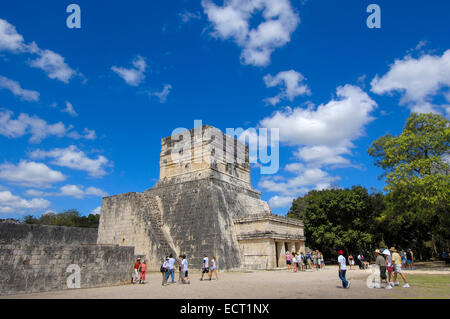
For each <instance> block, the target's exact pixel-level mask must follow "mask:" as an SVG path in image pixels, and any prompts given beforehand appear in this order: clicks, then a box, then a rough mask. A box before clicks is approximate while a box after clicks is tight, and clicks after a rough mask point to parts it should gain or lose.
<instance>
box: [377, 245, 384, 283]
mask: <svg viewBox="0 0 450 319" xmlns="http://www.w3.org/2000/svg"><path fill="white" fill-rule="evenodd" d="M375 257H376V259H375V264H376V265H377V266H378V267H379V269H380V283H377V284H375V287H376V288H382V287H381V285H382V283H383V281H384V282H386V259H385V258H384V257H383V255H382V254H381V251H380V250H379V249H376V250H375Z"/></svg>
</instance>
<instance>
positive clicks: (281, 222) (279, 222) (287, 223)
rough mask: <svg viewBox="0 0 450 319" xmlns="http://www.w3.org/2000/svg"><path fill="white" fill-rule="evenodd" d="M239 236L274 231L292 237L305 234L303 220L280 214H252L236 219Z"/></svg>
mask: <svg viewBox="0 0 450 319" xmlns="http://www.w3.org/2000/svg"><path fill="white" fill-rule="evenodd" d="M234 223H235V227H236V232H237V236H238V237H240V236H245V235H247V234H255V233H266V232H268V231H270V232H272V233H273V234H274V235H275V234H279V235H284V236H286V237H290V238H301V237H303V236H304V232H303V222H301V221H298V220H293V219H289V218H283V217H279V216H273V215H272V216H253V217H252V216H250V217H243V218H237V219H234Z"/></svg>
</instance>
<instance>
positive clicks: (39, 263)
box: [0, 223, 135, 295]
mask: <svg viewBox="0 0 450 319" xmlns="http://www.w3.org/2000/svg"><path fill="white" fill-rule="evenodd" d="M96 240H97V229H89V228H74V227H57V226H43V225H24V224H11V223H0V295H7V294H19V293H33V292H41V291H49V290H59V289H68V287H67V278H68V277H69V276H70V273H69V272H67V271H66V270H67V267H68V266H69V265H71V264H77V265H78V266H79V267H80V270H81V272H80V279H81V280H80V286H81V288H88V287H101V286H111V285H120V284H126V283H129V281H130V278H131V271H132V264H133V260H134V257H135V256H134V248H133V247H117V246H100V245H96V244H95V243H96Z"/></svg>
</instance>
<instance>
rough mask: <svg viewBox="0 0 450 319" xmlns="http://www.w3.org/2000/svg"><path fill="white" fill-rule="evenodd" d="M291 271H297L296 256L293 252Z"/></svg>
mask: <svg viewBox="0 0 450 319" xmlns="http://www.w3.org/2000/svg"><path fill="white" fill-rule="evenodd" d="M292 266H293V267H292V272H297V270H298V257H297V256H296V255H295V253H292Z"/></svg>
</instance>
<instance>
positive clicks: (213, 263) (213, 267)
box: [209, 256, 219, 280]
mask: <svg viewBox="0 0 450 319" xmlns="http://www.w3.org/2000/svg"><path fill="white" fill-rule="evenodd" d="M210 266H211V268H210V270H211V272H210V273H209V280H211V278H212V275H213V273H215V274H216V280H219V275H218V274H217V264H216V257H214V256H212V257H211V264H210Z"/></svg>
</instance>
